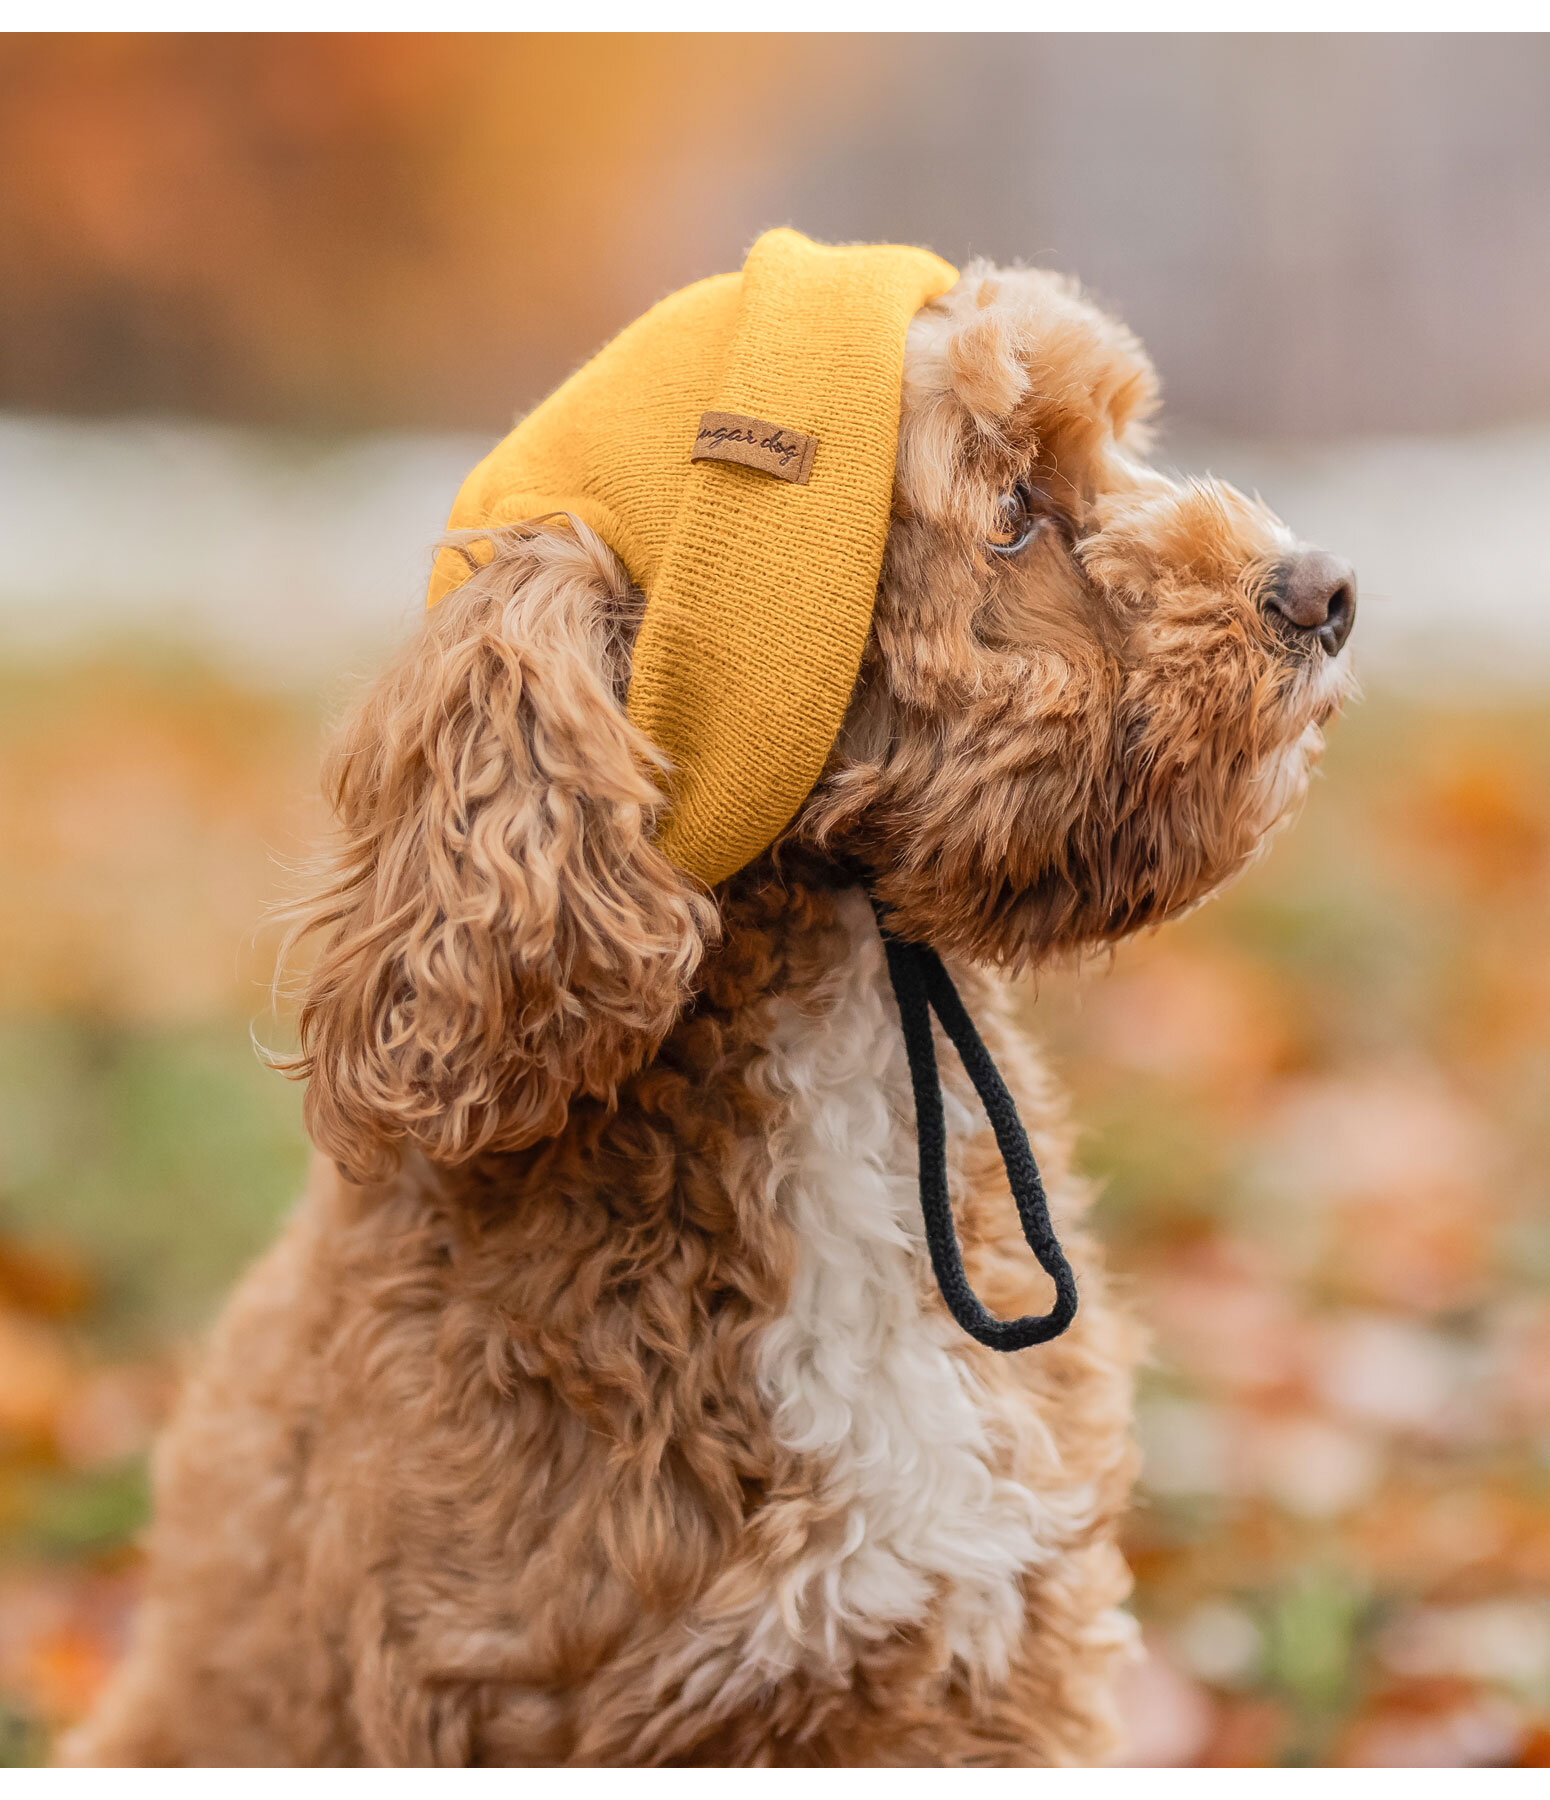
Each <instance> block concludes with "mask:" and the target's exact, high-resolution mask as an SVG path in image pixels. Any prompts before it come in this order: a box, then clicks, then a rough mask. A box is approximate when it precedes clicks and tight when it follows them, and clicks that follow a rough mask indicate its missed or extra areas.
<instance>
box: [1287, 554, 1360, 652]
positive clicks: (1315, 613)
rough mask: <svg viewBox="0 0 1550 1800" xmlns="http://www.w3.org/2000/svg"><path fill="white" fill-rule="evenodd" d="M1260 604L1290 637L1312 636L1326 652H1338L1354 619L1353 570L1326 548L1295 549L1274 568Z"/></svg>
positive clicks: (1354, 582)
mask: <svg viewBox="0 0 1550 1800" xmlns="http://www.w3.org/2000/svg"><path fill="white" fill-rule="evenodd" d="M1264 606H1265V611H1266V612H1267V613H1273V614H1275V615H1276V616H1277V618H1278V619H1279V620H1280V621H1281V622H1282V623H1283V624H1284V625H1286V626H1288V627H1290V630H1291V634H1292V636H1293V637H1294V638H1300V637H1302V636H1303V634H1304V633H1306V634H1308V635H1309V636H1312V637H1316V638H1317V639H1318V641H1319V643H1320V644H1321V645H1322V646H1323V648H1324V652H1325V654H1326V655H1327V656H1338V655H1339V654H1340V651H1341V648H1342V646H1343V645H1344V644H1345V641H1346V639H1347V638H1348V637H1349V636H1350V635H1351V627H1352V626H1353V625H1354V624H1355V623H1356V571H1355V570H1354V569H1353V568H1352V567H1351V565H1350V564H1349V563H1348V562H1346V561H1345V559H1344V558H1343V557H1339V556H1331V555H1330V553H1329V552H1328V551H1327V550H1299V551H1298V552H1297V554H1296V555H1295V556H1289V557H1288V558H1287V559H1286V561H1285V562H1284V563H1282V564H1281V566H1280V568H1279V569H1278V570H1277V571H1276V576H1275V580H1274V581H1273V582H1271V584H1270V587H1269V590H1268V591H1267V593H1266V595H1265V601H1264Z"/></svg>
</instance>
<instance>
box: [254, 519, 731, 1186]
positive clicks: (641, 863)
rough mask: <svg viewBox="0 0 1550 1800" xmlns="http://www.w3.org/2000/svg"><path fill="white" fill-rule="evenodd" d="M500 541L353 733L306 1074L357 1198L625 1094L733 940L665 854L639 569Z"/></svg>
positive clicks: (327, 1141)
mask: <svg viewBox="0 0 1550 1800" xmlns="http://www.w3.org/2000/svg"><path fill="white" fill-rule="evenodd" d="M493 542H494V549H495V554H494V557H493V559H492V560H491V561H490V562H489V563H488V564H487V565H485V566H484V567H482V568H480V569H478V570H477V571H476V573H475V574H474V575H472V576H471V577H470V579H469V580H468V581H467V582H466V583H465V584H464V585H463V586H462V587H461V588H459V589H457V590H456V591H455V592H454V593H453V594H451V595H449V596H448V598H447V599H445V600H444V601H442V602H441V604H440V605H439V606H437V607H436V608H435V609H434V610H433V611H432V612H431V613H430V614H429V615H428V616H427V618H426V621H425V625H424V628H423V629H422V631H421V632H420V633H419V635H418V637H417V638H416V640H415V641H414V642H413V643H412V644H410V645H409V646H408V647H407V648H406V649H405V651H404V652H403V653H402V655H401V656H400V657H399V659H398V661H397V663H396V665H395V666H394V667H392V668H390V669H389V671H388V672H387V673H386V675H384V676H383V678H382V679H381V680H380V681H379V682H378V683H377V684H376V686H375V687H374V688H373V689H372V691H371V692H370V693H369V694H368V696H367V697H366V699H365V700H364V702H363V703H362V704H361V705H360V706H359V707H358V708H357V710H356V712H355V714H354V716H353V717H352V718H351V719H350V720H349V721H348V723H347V725H346V726H345V729H344V731H343V733H342V734H341V737H340V739H339V741H338V743H337V744H336V746H335V748H334V750H333V753H332V757H331V760H330V763H329V767H328V772H327V776H326V786H327V790H328V792H329V795H330V797H331V799H332V802H333V806H334V811H335V814H336V817H337V820H338V823H339V826H340V827H341V829H342V833H343V838H342V842H341V843H340V844H339V846H338V848H337V849H336V851H335V853H334V855H333V857H332V858H331V861H330V864H329V867H328V869H327V871H326V873H325V876H324V879H323V882H322V883H321V885H320V889H319V891H318V893H317V894H316V896H315V898H313V899H312V900H311V901H310V902H308V903H304V904H303V905H302V906H301V907H299V908H298V909H297V911H296V914H295V918H296V924H295V926H294V928H293V930H292V933H291V937H290V940H289V942H291V943H294V942H295V941H296V940H297V939H298V938H300V937H303V936H307V935H310V934H312V933H319V934H321V935H322V947H321V950H320V952H319V954H318V956H317V960H316V962H315V963H314V965H313V967H312V969H311V970H310V972H309V974H308V976H307V980H306V985H305V990H304V996H303V1004H302V1007H301V1019H300V1024H301V1054H300V1055H299V1056H298V1057H296V1058H295V1059H293V1060H292V1061H291V1062H290V1063H289V1064H288V1065H287V1066H288V1069H289V1072H291V1073H293V1074H296V1075H300V1076H307V1077H310V1085H309V1088H308V1092H307V1100H306V1119H307V1126H308V1129H309V1130H310V1132H311V1134H312V1137H313V1140H314V1141H315V1142H316V1143H317V1144H318V1146H319V1147H320V1148H321V1149H323V1150H324V1151H326V1152H327V1153H328V1154H329V1155H330V1156H332V1157H334V1158H335V1160H336V1161H337V1162H338V1163H339V1164H340V1166H341V1168H342V1169H343V1170H344V1171H345V1173H346V1174H348V1175H349V1176H350V1177H351V1178H352V1179H354V1180H357V1181H363V1180H366V1179H370V1178H373V1177H376V1176H380V1175H382V1174H384V1173H386V1172H388V1171H389V1170H390V1169H391V1168H392V1167H393V1166H394V1164H395V1163H396V1161H397V1159H398V1156H399V1155H400V1153H401V1152H402V1150H403V1149H405V1148H407V1147H410V1146H413V1147H416V1148H418V1149H420V1150H421V1151H423V1152H424V1154H425V1155H426V1156H428V1157H429V1158H430V1159H431V1160H432V1161H433V1162H436V1163H441V1164H455V1163H459V1162H464V1161H466V1160H467V1159H469V1158H470V1157H472V1156H475V1155H477V1154H478V1153H480V1152H482V1151H486V1150H509V1149H517V1148H520V1147H521V1146H523V1145H525V1144H529V1143H531V1142H533V1141H534V1140H536V1139H538V1138H542V1137H546V1136H549V1135H551V1134H553V1133H554V1132H556V1131H558V1130H560V1128H561V1127H562V1126H563V1124H564V1122H565V1119H566V1113H567V1108H568V1105H569V1101H570V1098H571V1096H572V1095H573V1094H575V1093H584V1094H588V1095H594V1096H598V1097H602V1098H605V1099H606V1098H611V1096H612V1094H613V1092H614V1089H615V1087H616V1085H617V1083H618V1082H619V1081H620V1079H621V1078H622V1077H623V1076H625V1075H627V1074H628V1073H630V1072H631V1071H632V1070H633V1069H634V1068H635V1067H637V1066H638V1065H639V1064H640V1062H641V1061H642V1060H643V1058H644V1057H645V1056H646V1055H647V1054H648V1052H649V1051H650V1050H651V1049H652V1048H654V1046H655V1045H656V1043H657V1042H658V1041H659V1040H660V1039H661V1037H662V1036H663V1034H664V1033H665V1032H666V1031H667V1030H668V1028H669V1027H670V1026H671V1024H672V1023H673V1020H674V1019H675V1018H676V1017H677V1015H678V1013H679V1011H680V1009H681V1008H682V1006H683V1005H684V1003H685V1001H686V999H687V998H688V995H689V992H690V983H691V979H692V977H693V975H694V972H695V969H696V968H697V966H698V964H699V960H700V957H701V955H702V953H703V951H704V948H705V945H706V943H707V942H708V941H709V939H710V938H711V937H712V936H713V935H714V933H715V931H716V929H717V917H716V910H715V907H714V904H713V903H712V901H711V900H710V899H709V897H708V896H706V895H705V894H704V893H703V892H702V891H701V890H699V889H698V888H697V887H695V885H694V884H692V883H691V882H690V881H689V879H688V878H687V877H686V876H684V875H682V874H681V873H680V872H679V871H678V870H676V869H675V868H674V867H673V866H672V865H671V864H670V863H668V862H667V861H666V859H665V858H664V857H663V856H662V855H661V854H660V853H659V852H658V851H657V850H656V849H655V847H654V846H653V844H652V841H651V831H652V826H653V822H654V820H655V818H656V815H657V812H658V810H659V808H660V807H661V805H662V803H663V801H662V794H661V791H660V789H659V788H658V786H657V784H656V783H655V782H654V781H653V779H652V773H651V770H652V765H653V763H654V762H656V761H658V760H659V758H658V756H657V753H656V752H655V750H654V749H653V747H652V746H651V744H650V743H649V742H648V741H647V740H646V739H645V738H644V737H643V736H642V735H641V734H640V733H639V732H638V731H636V730H635V729H634V727H633V726H631V724H630V723H629V721H628V719H627V718H626V716H625V713H624V709H623V705H622V695H623V690H624V685H625V675H626V670H627V655H628V642H629V637H630V634H631V633H632V631H633V627H634V623H635V619H634V616H633V615H632V598H633V599H635V600H637V601H638V596H632V590H631V589H630V587H629V583H628V579H627V577H626V576H625V574H624V571H623V569H622V567H621V565H620V564H619V563H618V561H617V560H616V559H615V558H614V556H613V555H612V554H611V552H610V551H609V550H608V548H607V546H606V545H604V544H603V542H602V541H601V540H600V539H599V538H598V537H596V536H595V535H594V534H593V533H592V532H591V531H589V530H588V529H587V528H586V527H585V526H583V525H581V524H580V523H579V522H577V523H574V524H573V525H572V526H570V527H569V528H567V527H566V526H561V525H555V526H553V527H547V528H540V529H537V530H534V529H531V528H520V527H519V528H515V529H511V530H507V531H504V532H500V533H496V534H493Z"/></svg>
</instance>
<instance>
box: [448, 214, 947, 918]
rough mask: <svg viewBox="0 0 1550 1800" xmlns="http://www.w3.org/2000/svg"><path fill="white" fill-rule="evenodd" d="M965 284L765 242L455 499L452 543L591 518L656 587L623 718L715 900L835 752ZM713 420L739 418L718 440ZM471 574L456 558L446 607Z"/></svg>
mask: <svg viewBox="0 0 1550 1800" xmlns="http://www.w3.org/2000/svg"><path fill="white" fill-rule="evenodd" d="M956 279H957V275H956V272H955V271H954V270H953V269H952V268H951V267H949V265H948V264H946V263H944V262H943V261H941V259H940V258H938V257H935V256H933V255H932V254H931V253H930V252H929V251H925V250H916V249H911V248H907V247H902V246H894V245H882V246H877V245H873V246H865V247H850V248H828V247H825V246H821V245H817V244H813V243H811V242H809V241H808V239H806V238H804V237H802V236H801V235H800V234H799V233H797V232H794V231H772V232H769V233H767V234H766V235H765V236H764V237H762V238H760V239H759V241H758V243H756V244H755V245H754V247H753V249H752V251H751V252H750V253H749V256H748V261H747V263H746V264H745V265H744V268H743V271H742V273H741V275H731V276H716V277H713V278H712V279H711V280H709V281H704V282H699V283H697V284H696V285H695V286H694V287H691V288H686V289H684V290H683V291H682V292H681V293H678V294H674V295H672V296H671V297H670V298H669V299H667V300H664V301H663V302H662V303H661V304H660V305H659V306H656V307H654V308H653V309H652V310H651V311H650V312H649V313H647V314H646V315H645V316H644V317H643V318H641V319H639V320H637V321H636V323H635V324H634V325H631V326H630V327H628V329H626V330H625V331H624V332H622V333H621V334H620V335H619V337H617V338H615V339H614V341H613V342H612V343H611V344H609V345H608V346H607V347H606V348H605V349H604V350H603V351H601V352H600V353H599V354H598V355H597V356H596V357H595V358H593V360H592V361H591V362H590V363H588V364H587V365H586V366H585V367H584V368H583V369H581V370H580V371H578V373H577V374H576V375H574V376H572V377H571V379H570V380H569V381H567V382H566V383H565V384H564V386H563V387H561V388H560V389H558V390H557V391H556V393H554V394H553V395H552V396H551V397H550V398H549V399H548V400H546V401H545V402H544V403H543V405H542V406H540V407H539V408H538V409H537V410H536V411H535V412H534V413H532V414H531V415H530V416H529V417H528V418H527V419H525V420H524V421H523V422H522V424H520V425H519V426H518V427H517V429H516V430H515V431H514V432H512V433H511V435H510V436H509V437H507V438H506V439H505V440H504V441H503V442H502V443H501V444H500V445H498V446H497V448H496V449H495V450H494V451H492V452H491V454H490V455H489V456H488V457H486V458H485V460H484V461H483V462H482V463H480V465H479V466H478V468H476V469H475V470H474V472H473V473H472V475H470V476H469V478H468V480H467V482H465V483H464V486H463V489H462V492H461V493H460V494H459V495H458V499H457V503H456V505H455V506H454V508H453V511H452V517H451V521H450V524H451V527H452V528H453V529H468V528H478V527H480V526H486V525H491V526H493V525H504V524H513V523H516V522H518V521H520V520H522V519H527V518H537V517H541V516H543V515H545V514H552V513H564V512H569V513H572V514H574V515H575V516H576V517H578V518H580V519H582V520H584V521H585V522H586V523H587V524H588V525H590V526H592V528H593V529H594V530H595V531H597V532H598V534H599V535H600V536H601V537H602V538H603V540H604V541H605V542H606V543H607V544H608V545H609V547H610V548H611V549H613V550H614V551H615V553H616V554H617V555H618V556H619V558H620V559H621V561H622V562H623V563H624V565H625V567H626V568H627V569H628V570H629V572H630V576H631V578H632V580H634V581H635V583H636V584H637V586H639V587H640V589H641V591H642V592H643V593H644V595H645V598H646V608H645V614H644V617H643V619H642V621H641V627H640V632H639V635H638V637H637V639H636V644H635V651H634V657H633V663H632V675H631V680H630V690H629V699H628V706H629V713H630V717H631V718H632V719H633V720H634V721H635V723H636V724H637V725H639V726H640V728H641V729H642V730H643V731H644V732H645V733H646V734H647V735H648V736H649V737H650V738H651V739H652V740H653V741H654V742H655V743H656V744H657V745H658V746H660V748H661V749H662V750H663V751H664V752H665V753H666V755H667V757H668V760H669V763H670V766H671V775H670V796H671V799H670V805H669V808H668V811H667V814H666V817H665V819H664V822H663V825H662V829H661V833H660V837H659V842H660V844H661V847H662V849H663V851H664V852H665V853H666V855H667V856H669V857H670V858H671V859H672V861H673V862H675V863H676V864H677V865H678V866H679V867H680V868H682V869H684V870H686V871H687V872H688V873H689V874H691V875H694V876H697V877H698V878H699V879H700V880H702V881H704V882H706V883H707V884H714V883H716V882H718V881H720V880H723V879H724V878H725V877H726V876H728V875H730V874H733V873H735V871H736V870H738V869H740V868H742V867H743V866H744V865H745V864H747V863H749V862H751V861H752V860H753V859H754V858H755V857H756V856H758V855H759V854H760V852H761V851H763V850H765V849H766V848H767V847H768V846H769V845H770V844H771V843H772V842H773V841H774V839H775V838H776V837H777V836H778V835H779V833H780V832H781V830H782V829H783V828H784V827H785V826H786V825H787V824H789V823H790V821H791V819H792V817H793V816H794V815H795V813H796V811H797V809H798V807H800V806H801V804H802V802H803V800H804V799H805V798H806V797H807V795H808V794H809V793H810V792H811V791H812V788H813V785H814V783H815V782H816V781H817V779H818V777H819V775H820V774H821V773H822V770H823V766H824V762H825V760H826V759H827V757H828V755H829V752H830V750H831V749H832V747H833V744H834V740H835V738H836V736H837V735H838V732H839V729H840V725H841V722H842V721H843V719H844V716H845V709H846V706H847V705H848V703H849V700H850V695H851V691H852V689H853V688H854V686H855V681H856V675H857V672H858V671H859V669H860V666H861V654H862V650H863V648H864V646H865V643H866V638H867V633H868V630H869V629H870V625H871V618H872V605H873V600H874V598H875V596H876V592H877V580H878V575H879V572H880V570H881V566H882V555H883V545H884V540H885V539H886V536H887V530H888V518H889V507H890V501H891V496H892V490H893V469H894V458H895V454H896V452H897V447H898V429H899V402H900V388H901V385H902V381H903V368H904V335H905V331H906V329H907V327H908V325H909V321H910V319H911V317H912V316H913V315H914V314H915V312H916V311H918V310H919V308H920V307H921V306H923V305H924V304H926V303H927V302H928V301H930V300H932V299H934V298H935V297H936V296H937V295H938V294H941V293H943V292H945V291H946V290H947V289H948V288H949V287H951V286H952V284H953V282H954V281H955V280H956ZM706 413H717V414H722V415H731V416H732V419H731V421H730V422H728V421H726V420H722V421H715V422H711V421H708V422H707V424H706V432H707V435H706V436H703V437H702V436H701V421H702V416H703V415H704V414H706ZM712 426H715V427H716V428H715V429H714V430H713V429H712ZM697 439H698V450H697ZM697 454H698V455H700V456H703V457H705V458H707V459H708V460H695V458H696V456H697ZM726 456H738V457H742V458H747V459H749V460H751V461H753V462H755V463H757V464H758V466H748V462H747V461H743V460H738V461H729V460H721V458H723V457H726ZM772 470H774V471H775V472H771V471H772ZM466 573H467V563H466V561H465V560H464V559H463V558H461V557H459V556H457V555H456V554H455V553H453V552H450V551H443V552H442V553H441V556H440V557H439V558H438V560H437V565H436V570H435V574H434V575H433V578H432V582H431V591H430V603H431V604H432V605H434V604H435V603H436V601H438V600H439V599H441V598H442V596H443V595H444V594H445V593H447V592H448V591H449V590H450V589H451V588H452V587H454V586H455V585H456V584H457V582H458V581H459V580H461V579H462V578H463V577H464V576H465V575H466Z"/></svg>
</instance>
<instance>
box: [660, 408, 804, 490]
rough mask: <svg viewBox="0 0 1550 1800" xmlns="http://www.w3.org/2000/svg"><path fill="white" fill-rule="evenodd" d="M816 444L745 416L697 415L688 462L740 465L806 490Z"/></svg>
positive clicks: (776, 426)
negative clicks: (698, 421)
mask: <svg viewBox="0 0 1550 1800" xmlns="http://www.w3.org/2000/svg"><path fill="white" fill-rule="evenodd" d="M817 448H818V440H817V438H815V437H808V436H807V435H806V434H805V433H804V432H800V431H788V430H787V429H786V428H785V426H784V425H772V424H771V423H770V422H769V420H768V419H750V418H749V417H748V415H747V414H746V413H724V412H708V413H701V414H700V429H699V432H698V434H697V435H696V437H695V440H694V448H693V450H691V451H690V452H689V460H690V461H691V462H733V463H742V464H743V466H744V467H745V468H749V469H762V470H763V471H764V473H765V474H766V475H774V476H776V477H778V478H779V479H780V480H781V481H794V482H795V483H796V484H797V486H798V487H806V486H807V478H808V476H809V475H811V474H812V472H813V452H814V451H815V450H816V449H817Z"/></svg>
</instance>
